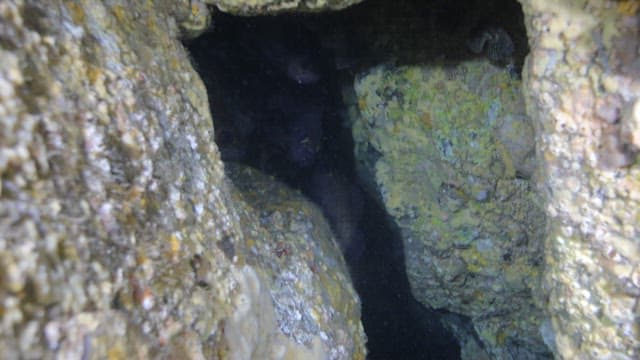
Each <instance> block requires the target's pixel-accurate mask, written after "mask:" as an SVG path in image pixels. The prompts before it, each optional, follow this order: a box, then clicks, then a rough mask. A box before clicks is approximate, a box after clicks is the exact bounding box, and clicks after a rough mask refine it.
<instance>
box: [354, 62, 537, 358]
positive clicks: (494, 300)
mask: <svg viewBox="0 0 640 360" xmlns="http://www.w3.org/2000/svg"><path fill="white" fill-rule="evenodd" d="M520 85H521V83H520V81H519V80H516V79H513V78H512V76H511V75H510V74H509V72H508V71H507V70H506V69H504V68H500V67H496V66H494V65H492V64H491V63H489V62H488V61H486V60H476V61H468V62H463V63H459V64H457V65H434V66H423V67H386V66H378V67H375V68H373V69H371V70H370V71H369V72H367V73H364V74H361V75H360V76H359V77H358V79H357V80H356V82H355V91H356V98H357V100H356V101H357V103H356V104H354V107H355V108H356V109H354V110H353V111H352V114H354V116H355V119H354V123H353V136H354V141H355V146H356V149H355V152H356V158H357V159H358V162H359V166H360V169H359V170H360V173H361V175H362V177H363V178H365V179H371V180H372V181H371V182H370V183H369V189H370V190H371V191H373V192H374V193H375V195H376V196H378V198H380V199H381V201H382V203H383V204H384V206H385V208H386V209H387V211H388V212H389V214H390V215H391V216H392V218H393V219H394V220H395V222H396V224H397V225H398V226H399V228H400V229H401V232H402V237H403V241H404V250H405V258H406V260H405V261H406V267H407V275H408V277H409V282H410V284H411V287H412V292H413V294H414V296H415V297H416V298H417V299H418V300H419V301H421V302H422V303H423V304H425V305H428V306H431V307H433V308H437V309H446V310H448V311H452V312H456V313H459V314H463V315H466V316H468V317H470V318H471V319H472V321H473V325H474V327H475V330H476V332H477V334H478V336H479V337H480V339H481V340H482V341H483V343H484V345H485V347H486V349H487V351H488V352H489V353H490V354H491V355H492V356H493V357H496V358H502V359H509V358H511V359H528V358H530V359H533V358H540V357H544V356H549V355H550V354H549V352H548V350H547V348H546V346H545V345H544V343H543V341H542V338H541V336H540V335H539V331H538V328H539V326H540V324H541V321H542V320H543V318H544V315H543V312H542V309H540V308H539V307H537V306H536V305H535V304H534V299H533V298H532V296H533V295H534V294H536V293H538V292H539V291H538V288H539V279H540V274H541V270H542V269H541V265H542V245H543V240H544V229H545V217H544V214H543V211H542V209H541V208H539V206H538V205H537V204H536V196H535V193H534V192H533V191H532V189H531V186H530V183H529V181H528V180H527V177H528V176H530V175H531V171H532V167H533V163H532V158H533V155H534V143H533V138H534V134H533V128H532V125H531V124H530V120H529V119H528V117H527V116H526V115H525V113H524V102H523V98H522V94H521V92H520Z"/></svg>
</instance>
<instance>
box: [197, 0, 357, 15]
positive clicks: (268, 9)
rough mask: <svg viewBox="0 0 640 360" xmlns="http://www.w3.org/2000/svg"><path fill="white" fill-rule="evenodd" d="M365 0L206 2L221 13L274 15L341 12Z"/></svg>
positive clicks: (224, 0)
mask: <svg viewBox="0 0 640 360" xmlns="http://www.w3.org/2000/svg"><path fill="white" fill-rule="evenodd" d="M362 1H363V0H332V1H317V0H288V1H282V0H260V1H256V0H206V1H205V2H206V3H209V4H214V5H215V6H216V7H217V8H218V9H220V10H221V11H224V12H227V13H230V14H235V15H245V16H246V15H268V14H271V15H274V14H281V13H291V12H314V13H315V12H319V11H323V10H324V11H328V10H341V9H344V8H347V7H349V6H351V5H354V4H357V3H359V2H362Z"/></svg>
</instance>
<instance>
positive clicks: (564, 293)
mask: <svg viewBox="0 0 640 360" xmlns="http://www.w3.org/2000/svg"><path fill="white" fill-rule="evenodd" d="M521 3H522V5H523V10H524V12H525V17H526V26H527V31H528V35H529V43H530V46H531V54H530V55H529V57H528V59H527V64H526V66H525V73H524V78H525V86H524V89H525V95H526V99H527V112H528V113H529V114H530V116H531V117H532V119H534V123H535V126H536V142H537V153H538V158H539V160H540V164H541V169H540V170H541V172H540V176H539V177H538V178H537V182H538V185H539V188H540V190H541V191H542V192H543V193H544V195H545V202H546V207H545V210H546V213H547V215H548V219H549V225H550V226H549V236H548V238H547V242H546V244H545V255H546V270H545V274H544V278H545V280H544V288H545V292H547V293H548V294H549V298H548V303H547V304H546V307H547V309H548V312H549V313H550V314H551V318H552V324H551V325H552V326H548V327H547V330H548V331H547V336H548V337H549V338H550V339H553V338H554V337H555V346H556V349H557V353H556V354H557V356H558V358H562V359H638V358H640V327H639V326H638V321H639V316H640V313H639V311H640V307H639V304H638V299H639V297H640V221H639V220H640V165H639V164H638V159H637V156H636V155H637V153H638V150H640V147H638V145H639V144H638V142H637V139H638V135H639V133H638V127H637V124H638V121H639V119H640V113H639V112H638V109H640V100H639V97H640V56H639V49H640V33H639V30H638V29H639V28H640V13H639V11H640V3H639V2H638V1H628V0H625V1H586V0H584V1H582V0H565V1H543V0H521Z"/></svg>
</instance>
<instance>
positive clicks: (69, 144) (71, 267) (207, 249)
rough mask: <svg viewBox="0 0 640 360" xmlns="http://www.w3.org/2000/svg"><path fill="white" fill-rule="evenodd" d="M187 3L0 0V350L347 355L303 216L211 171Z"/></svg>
mask: <svg viewBox="0 0 640 360" xmlns="http://www.w3.org/2000/svg"><path fill="white" fill-rule="evenodd" d="M189 4H190V5H193V4H194V2H189V1H178V2H176V1H169V0H167V1H155V2H150V1H137V0H136V1H125V0H123V1H109V2H103V1H93V0H86V1H78V2H66V1H47V2H42V1H35V0H34V1H21V0H15V1H3V2H1V3H0V176H1V183H0V184H1V188H0V234H1V235H0V269H2V271H1V272H0V349H2V351H3V354H2V356H3V357H4V358H19V357H22V358H52V357H56V356H57V357H59V358H63V359H71V358H109V359H125V358H126V359H129V358H148V357H158V356H160V357H169V358H191V359H201V358H220V359H227V358H229V359H249V358H255V359H267V358H305V359H313V358H319V359H326V358H332V359H348V358H356V359H362V358H364V351H365V350H364V345H363V343H364V335H363V333H362V328H361V326H360V323H359V302H358V299H357V297H356V295H355V293H354V291H353V289H352V288H351V285H350V282H349V279H348V276H347V275H346V273H345V270H344V264H343V263H342V260H341V259H340V257H338V256H337V255H336V254H337V250H336V248H335V244H333V242H332V241H331V240H330V238H329V237H326V235H327V234H326V233H328V231H327V230H326V223H324V222H321V223H317V220H315V219H317V217H318V215H317V210H315V209H310V208H308V207H306V205H305V204H303V203H301V201H299V200H296V199H297V198H296V196H297V195H291V194H290V193H287V190H283V189H281V188H279V187H276V185H273V186H274V187H276V188H278V189H280V190H279V192H278V193H274V194H272V195H273V196H274V197H273V199H274V200H273V201H274V203H275V204H282V203H279V202H278V200H276V199H283V200H282V201H287V204H288V205H287V206H285V205H282V206H283V207H287V209H289V210H288V211H290V212H289V213H284V212H281V216H282V219H283V221H285V222H284V223H283V224H289V225H290V226H289V227H288V228H274V227H273V226H271V227H268V226H267V225H264V226H263V225H262V223H260V221H259V220H260V219H261V217H263V216H264V213H256V212H254V211H253V210H251V207H250V206H249V205H244V204H243V200H242V199H243V198H242V196H241V195H240V194H239V193H238V192H237V191H236V190H233V189H234V188H233V187H232V186H231V185H228V181H226V180H225V175H224V170H223V166H222V163H221V162H220V160H219V154H218V151H217V149H216V147H215V144H214V143H213V140H212V139H213V128H212V122H211V117H210V115H209V109H208V103H207V95H206V93H205V90H204V86H203V85H202V83H201V81H200V79H199V78H198V76H197V75H196V74H195V72H194V71H193V69H192V67H191V65H190V63H189V61H188V57H187V55H186V53H185V51H184V48H183V47H182V46H181V44H180V42H179V41H178V40H177V38H178V37H180V36H182V35H184V34H185V32H184V31H185V29H191V30H190V31H194V32H198V31H201V30H202V29H201V28H199V27H198V26H197V25H193V24H194V22H193V21H192V20H193V19H192V18H191V17H190V16H191V15H194V14H195V15H198V14H197V11H196V10H197V9H196V8H193V7H187V8H183V6H187V5H189ZM194 11H195V12H196V13H194ZM190 14H191V15H190ZM196 17H197V16H196ZM185 22H187V23H189V24H187V25H185ZM195 23H197V21H196V22H195ZM200 23H201V24H202V26H205V24H206V21H204V22H200ZM187 35H188V34H187ZM261 181H262V180H261ZM263 183H264V181H263ZM264 186H267V185H264ZM279 196H281V197H279ZM291 199H293V200H291ZM252 201H253V200H252ZM249 202H251V201H249ZM289 205H291V207H289ZM263 211H264V210H263ZM275 213H276V212H275V211H274V214H273V215H272V216H276V215H275ZM305 214H308V215H309V217H308V218H305ZM291 226H294V227H293V228H291ZM300 239H304V240H305V241H307V242H305V243H304V244H301V243H300ZM323 239H324V240H323ZM289 241H290V243H289ZM296 241H297V242H296ZM345 334H346V335H345Z"/></svg>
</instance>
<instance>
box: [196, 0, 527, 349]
mask: <svg viewBox="0 0 640 360" xmlns="http://www.w3.org/2000/svg"><path fill="white" fill-rule="evenodd" d="M399 3H402V4H401V5H397V4H398V3H397V2H392V1H381V0H371V1H365V2H364V3H362V4H360V5H356V6H354V7H352V8H350V9H347V10H345V11H341V12H336V13H326V14H320V15H291V14H289V15H279V16H263V17H235V16H231V15H227V14H223V13H217V14H216V15H215V17H214V25H213V27H212V29H211V30H210V31H208V32H207V33H205V34H203V35H202V36H200V37H198V38H196V39H194V40H191V41H189V42H187V43H186V44H185V45H186V46H187V48H188V49H189V51H190V53H191V56H192V58H193V62H194V65H195V67H196V70H197V71H198V72H199V73H200V75H201V76H202V78H203V80H204V82H205V85H206V86H207V91H208V93H209V101H210V105H211V111H212V115H213V119H214V126H215V134H216V139H215V140H216V143H217V145H218V147H219V149H220V151H221V154H222V158H223V161H225V162H239V163H244V164H247V165H249V166H252V167H254V168H257V169H259V170H261V171H263V172H265V173H268V174H271V175H274V176H275V177H277V178H278V179H280V180H282V181H284V182H285V183H287V184H289V185H290V186H291V187H293V188H297V189H300V190H301V191H302V192H303V193H304V194H306V195H307V196H308V197H309V198H311V199H312V200H314V201H315V202H316V203H317V204H318V205H319V206H320V207H322V209H323V211H324V212H325V215H326V217H327V218H328V220H329V222H330V223H331V224H332V226H333V228H334V232H335V233H336V236H337V237H338V238H339V241H340V244H341V246H342V248H343V252H344V255H345V258H346V261H347V263H348V264H349V267H350V269H351V276H352V279H353V281H354V285H355V287H356V290H357V291H358V293H359V295H360V297H361V300H362V321H363V324H364V328H365V332H366V334H367V337H368V343H367V347H368V351H369V356H368V358H369V359H456V358H459V357H460V349H459V346H458V344H457V343H456V341H455V339H454V337H453V335H452V334H451V333H450V332H449V331H448V330H446V329H445V328H444V327H443V326H442V325H441V323H440V316H452V315H451V314H445V313H443V312H438V311H436V310H433V309H428V308H426V307H425V306H423V305H421V304H419V303H418V302H417V301H415V300H414V298H413V297H412V295H411V292H410V287H409V283H408V280H407V276H406V273H405V267H404V254H403V249H402V240H401V238H400V233H399V230H398V229H396V228H395V227H394V226H393V224H392V221H391V220H390V219H389V218H388V216H387V215H386V213H385V211H384V209H383V208H382V206H381V205H380V202H379V201H377V200H376V199H374V198H372V197H371V196H370V195H368V194H367V193H366V192H365V191H364V190H363V187H362V186H363V185H362V183H361V181H359V180H358V176H357V173H356V161H355V159H354V156H353V142H352V138H351V132H350V128H349V121H348V116H347V108H346V106H345V105H343V103H344V99H345V98H348V97H350V96H351V97H353V94H352V92H353V81H354V78H355V76H356V75H357V74H358V73H359V72H361V71H364V70H366V69H367V68H370V67H371V66H374V65H378V64H384V63H388V64H394V65H402V64H430V63H440V62H456V61H461V60H465V59H468V58H470V57H474V56H487V57H489V58H490V59H492V60H494V61H495V62H496V63H499V64H500V65H501V66H505V67H509V71H511V72H513V74H514V76H519V71H520V69H521V67H522V59H523V58H524V54H526V37H525V35H524V32H523V29H522V28H517V29H516V28H513V27H510V26H512V25H511V24H513V23H514V22H513V20H512V19H509V21H505V20H504V19H505V18H512V17H513V15H512V13H513V12H516V13H517V12H518V11H520V10H519V6H518V5H517V3H515V1H496V2H495V4H494V5H492V6H488V7H485V11H486V15H485V16H484V17H481V19H482V21H480V22H478V21H476V22H475V23H473V24H469V23H467V21H469V19H472V18H474V19H475V18H477V16H475V15H476V14H470V12H472V11H475V10H474V9H477V8H478V7H479V6H482V5H481V4H480V2H479V1H473V0H471V1H467V2H450V1H442V0H434V1H430V2H424V1H408V0H405V1H401V2H399ZM472 15H473V16H472ZM517 16H520V27H522V20H521V13H520V14H519V15H517ZM474 21H475V20H474ZM503 24H504V25H503ZM496 26H501V27H500V28H499V29H503V30H504V31H506V32H507V33H509V34H511V38H512V40H513V42H514V43H515V45H516V46H515V49H516V55H515V56H513V57H512V59H515V60H512V59H509V60H507V59H505V58H503V57H501V56H502V55H501V53H500V49H499V48H498V50H496V51H494V53H491V51H489V52H488V53H486V54H484V55H483V54H479V55H478V54H476V52H478V51H475V50H474V44H473V41H474V39H477V38H478V37H477V35H474V34H472V32H476V33H481V34H482V33H483V31H484V32H486V29H496ZM491 31H494V30H491ZM460 32H466V33H467V34H463V35H461V36H459V35H460V34H459V33H460ZM453 34H455V36H453ZM513 34H518V35H513ZM449 35H451V36H449ZM465 37H466V38H468V39H470V40H471V41H470V42H468V43H467V44H464V43H460V42H459V41H458V42H452V41H451V39H454V38H456V39H458V38H465ZM523 43H524V45H523ZM483 46H484V44H482V45H481V46H480V48H481V51H480V52H482V50H484V51H485V52H486V51H488V50H489V46H486V47H485V48H484V49H483ZM476 47H477V45H476ZM518 52H520V53H518ZM492 57H493V58H492ZM345 217H346V219H347V220H346V221H345ZM338 223H340V225H339V224H338ZM459 319H460V322H463V323H464V322H466V321H467V320H466V319H465V318H464V317H461V316H460V317H459ZM463 326H464V325H463ZM471 332H472V331H471Z"/></svg>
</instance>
